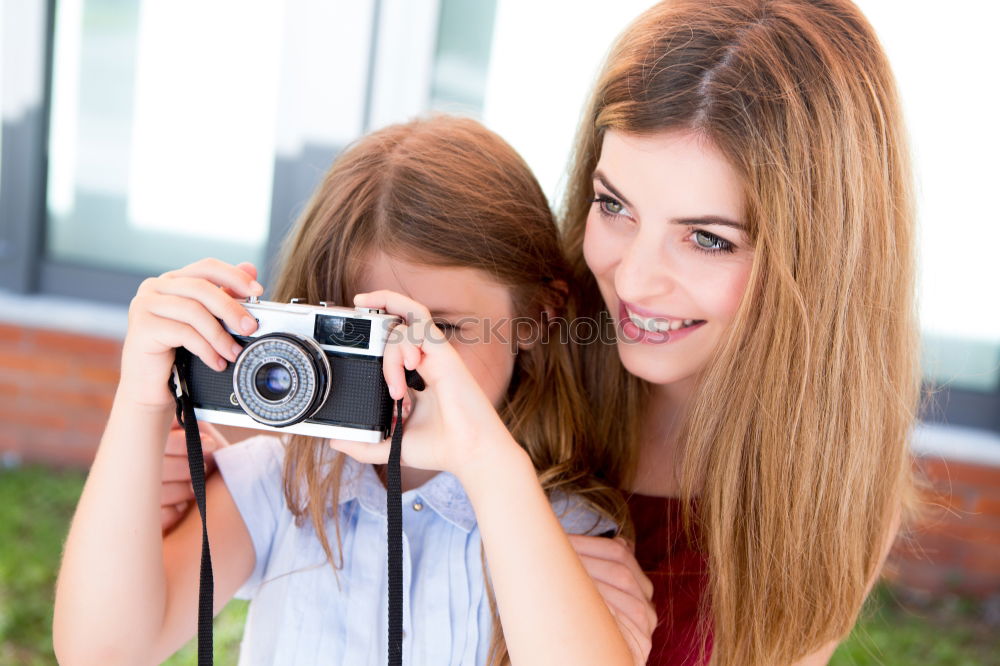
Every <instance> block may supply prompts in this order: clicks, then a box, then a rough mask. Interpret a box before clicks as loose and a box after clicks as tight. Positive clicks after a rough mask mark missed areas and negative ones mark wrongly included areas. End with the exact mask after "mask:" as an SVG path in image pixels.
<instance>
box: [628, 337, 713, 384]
mask: <svg viewBox="0 0 1000 666" xmlns="http://www.w3.org/2000/svg"><path fill="white" fill-rule="evenodd" d="M617 346H618V358H619V359H621V362H622V365H623V366H624V367H625V370H626V371H628V373H629V374H631V375H635V376H636V377H638V378H639V379H641V380H643V381H646V382H649V383H650V384H657V385H663V384H673V383H675V382H679V381H682V380H684V379H687V378H689V377H691V376H692V375H693V374H694V370H693V368H691V367H690V363H686V362H685V361H686V360H687V359H680V358H677V357H671V356H672V355H671V356H668V357H666V358H664V355H663V354H657V353H656V352H655V348H652V347H648V346H639V345H635V344H628V343H622V342H619V343H618V345H617Z"/></svg>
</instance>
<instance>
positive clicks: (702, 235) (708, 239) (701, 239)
mask: <svg viewBox="0 0 1000 666" xmlns="http://www.w3.org/2000/svg"><path fill="white" fill-rule="evenodd" d="M693 237H694V244H695V246H696V247H697V248H698V249H699V250H702V251H704V252H732V251H733V249H734V248H733V244H732V243H730V242H729V241H727V240H726V239H724V238H719V237H718V236H716V235H715V234H710V233H708V232H707V231H702V230H700V229H699V230H698V231H695V232H694V234H693Z"/></svg>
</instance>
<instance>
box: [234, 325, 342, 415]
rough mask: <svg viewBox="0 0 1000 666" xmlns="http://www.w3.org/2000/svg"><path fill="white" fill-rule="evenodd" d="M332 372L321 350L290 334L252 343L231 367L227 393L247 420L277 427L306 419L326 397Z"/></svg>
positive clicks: (312, 341) (273, 334)
mask: <svg viewBox="0 0 1000 666" xmlns="http://www.w3.org/2000/svg"><path fill="white" fill-rule="evenodd" d="M331 375H332V371H331V368H330V362H329V360H328V359H327V357H326V354H325V353H324V352H323V349H322V348H321V347H320V346H319V345H318V344H317V343H316V342H315V341H314V340H312V339H310V338H306V337H303V336H299V335H295V334H294V333H272V334H269V335H263V336H261V337H259V338H256V339H255V340H253V342H251V343H249V344H248V345H247V346H246V347H244V348H243V351H242V352H241V353H240V355H239V357H237V359H236V363H235V364H234V366H233V393H234V394H235V396H236V400H237V401H238V402H239V405H240V407H242V408H243V411H245V412H246V413H247V415H249V416H250V417H251V418H252V419H253V420H255V421H257V422H258V423H263V424H264V425H269V426H273V427H277V428H281V427H285V426H290V425H293V424H295V423H299V422H300V421H303V420H305V419H307V418H309V417H310V416H312V415H313V414H314V413H315V412H316V411H317V410H318V409H319V408H320V407H321V406H322V405H323V403H324V402H326V399H327V397H328V395H329V393H330V385H331Z"/></svg>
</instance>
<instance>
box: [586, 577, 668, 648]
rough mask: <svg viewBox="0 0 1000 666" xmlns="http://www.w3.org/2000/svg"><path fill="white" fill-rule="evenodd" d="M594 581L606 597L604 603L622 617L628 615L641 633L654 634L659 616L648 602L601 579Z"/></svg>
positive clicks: (603, 596) (598, 589)
mask: <svg viewBox="0 0 1000 666" xmlns="http://www.w3.org/2000/svg"><path fill="white" fill-rule="evenodd" d="M594 582H595V584H596V585H597V591H598V592H600V593H601V597H602V598H603V599H604V603H606V604H607V605H608V606H609V607H611V608H613V609H614V610H615V612H616V613H617V614H618V615H619V616H620V617H627V618H628V619H629V620H630V621H631V622H632V624H633V625H635V626H636V627H638V629H639V631H640V633H642V634H644V635H647V636H648V635H652V633H653V630H654V629H656V622H657V618H656V611H654V610H653V608H652V606H651V605H650V604H649V603H648V602H646V601H644V600H642V599H637V598H636V597H634V596H633V595H631V594H628V593H627V592H622V591H621V590H619V589H618V588H617V587H614V586H613V585H608V584H607V583H603V582H601V581H599V580H598V581H594Z"/></svg>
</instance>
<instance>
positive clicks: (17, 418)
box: [0, 404, 70, 430]
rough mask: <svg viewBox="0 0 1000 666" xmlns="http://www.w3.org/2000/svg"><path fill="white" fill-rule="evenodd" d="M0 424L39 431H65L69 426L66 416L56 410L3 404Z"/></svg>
mask: <svg viewBox="0 0 1000 666" xmlns="http://www.w3.org/2000/svg"><path fill="white" fill-rule="evenodd" d="M0 422H3V423H11V424H16V425H22V426H27V427H29V428H38V429H41V430H66V429H67V428H68V427H69V425H70V421H69V419H68V418H67V417H66V415H65V414H64V413H63V412H59V411H57V410H45V409H41V408H39V409H26V408H24V407H20V408H19V407H17V406H13V405H4V404H0Z"/></svg>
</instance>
